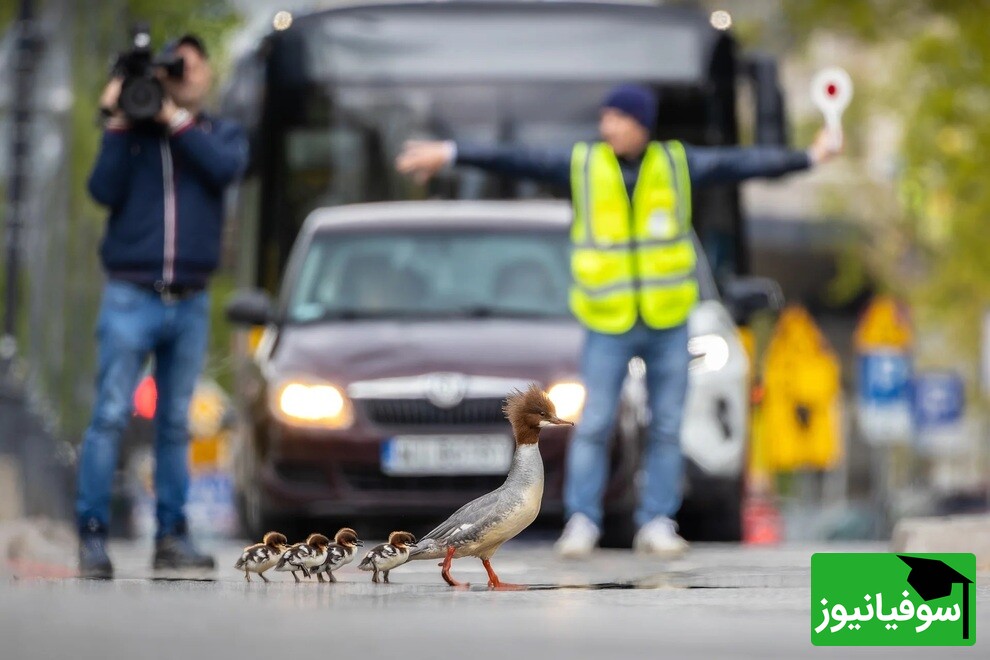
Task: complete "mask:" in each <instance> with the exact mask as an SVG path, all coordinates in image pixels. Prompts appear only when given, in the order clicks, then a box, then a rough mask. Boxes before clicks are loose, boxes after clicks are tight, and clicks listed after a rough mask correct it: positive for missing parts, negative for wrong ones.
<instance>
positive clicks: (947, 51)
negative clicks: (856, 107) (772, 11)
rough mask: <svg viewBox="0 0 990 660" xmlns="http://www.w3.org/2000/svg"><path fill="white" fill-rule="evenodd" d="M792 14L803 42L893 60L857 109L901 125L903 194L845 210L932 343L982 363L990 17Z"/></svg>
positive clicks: (847, 8) (881, 10) (860, 87)
mask: <svg viewBox="0 0 990 660" xmlns="http://www.w3.org/2000/svg"><path fill="white" fill-rule="evenodd" d="M784 14H785V16H786V17H787V24H788V27H789V29H790V30H792V31H793V35H794V38H795V40H796V41H806V40H807V39H808V38H810V37H813V36H815V35H817V34H821V33H823V32H830V33H832V34H838V35H842V36H844V37H846V38H847V39H849V41H850V42H851V43H852V44H854V45H855V47H857V48H862V49H864V50H869V51H872V52H874V53H883V54H884V59H883V65H884V66H883V68H884V69H886V70H880V71H878V70H876V69H874V70H872V71H866V72H861V74H860V75H859V76H858V77H857V79H856V84H857V100H856V101H855V102H854V103H858V104H860V105H861V106H863V107H865V109H866V111H867V112H882V113H887V114H889V115H891V116H894V117H897V118H898V119H899V120H900V122H901V124H902V128H903V130H902V137H901V141H900V144H899V148H898V153H899V157H898V164H897V168H896V171H895V173H894V175H893V181H892V183H893V185H892V186H890V188H889V189H888V190H887V191H886V194H884V195H883V196H882V197H872V198H865V199H864V198H863V197H860V196H857V195H849V194H848V191H846V192H847V194H845V195H844V196H843V197H844V200H845V201H844V202H842V203H840V204H839V206H840V207H841V209H842V210H843V211H844V212H845V213H846V214H847V215H850V216H853V217H858V218H860V220H861V221H862V222H863V223H864V225H866V226H868V227H869V228H870V229H871V235H872V237H873V238H872V241H871V246H870V247H869V249H868V250H867V256H868V258H869V260H870V264H871V266H872V268H873V270H874V272H875V273H876V274H877V275H878V277H879V278H880V280H881V282H883V283H884V284H885V285H886V287H887V288H889V289H891V290H893V291H895V292H897V293H899V294H900V295H902V296H903V297H904V298H906V299H907V300H908V301H909V302H910V303H911V304H912V308H913V310H914V312H915V318H916V322H917V323H918V324H919V326H920V328H921V329H922V332H923V333H924V331H925V329H926V328H927V329H929V330H934V331H936V334H938V335H939V336H941V337H943V338H944V344H943V345H941V346H939V347H938V348H939V350H940V351H945V349H949V351H947V352H948V353H952V352H953V349H954V351H955V352H956V353H957V354H956V355H954V356H953V357H954V358H955V359H957V360H958V359H965V358H970V360H969V363H970V364H974V363H975V362H976V361H975V360H972V359H971V358H972V357H973V356H975V355H976V354H977V352H978V346H979V332H980V321H981V318H982V315H983V313H984V311H985V310H986V309H987V308H988V306H990V258H987V255H986V254H985V253H986V250H987V247H986V246H987V240H986V235H987V223H988V221H990V186H987V185H986V172H987V171H988V166H990V122H987V121H986V115H987V112H988V110H990V39H988V38H987V35H988V34H990V14H988V13H987V12H986V11H985V7H984V6H983V5H981V4H980V3H973V2H965V1H963V0H925V1H915V2H898V1H896V0H847V1H845V2H841V3H836V2H830V1H829V0H805V1H801V2H788V3H785V5H784ZM851 147H852V150H853V152H855V151H856V148H857V145H855V144H854V145H851ZM878 216H879V217H878ZM944 356H945V353H943V354H942V355H941V356H933V355H931V354H929V355H924V354H923V355H922V356H921V357H922V360H923V361H924V360H926V359H944ZM950 359H952V358H950ZM970 375H971V376H972V375H974V374H970Z"/></svg>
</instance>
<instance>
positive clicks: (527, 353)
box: [270, 319, 583, 386]
mask: <svg viewBox="0 0 990 660" xmlns="http://www.w3.org/2000/svg"><path fill="white" fill-rule="evenodd" d="M582 337H583V331H582V329H581V327H580V326H579V325H578V324H577V323H576V322H574V321H568V320H561V321H542V320H541V321H534V320H499V319H483V320H442V321H406V320H403V321H380V320H377V321H347V322H335V323H321V324H313V325H306V326H287V327H283V328H282V329H281V330H280V334H279V337H278V340H277V342H276V345H275V348H274V350H273V352H272V355H271V365H270V366H271V367H273V368H274V369H275V371H276V372H277V373H279V374H280V375H283V376H285V375H290V374H292V375H308V376H314V377H318V378H323V379H327V380H330V381H331V382H334V383H337V384H339V385H343V386H346V385H348V384H350V383H352V382H355V381H360V380H368V379H375V378H391V377H399V376H414V375H420V374H424V373H433V372H456V373H463V374H468V375H478V376H498V377H506V378H520V379H529V380H536V381H540V382H544V383H547V382H550V381H553V380H556V379H561V378H574V377H576V376H577V375H578V359H579V354H580V349H581V342H582Z"/></svg>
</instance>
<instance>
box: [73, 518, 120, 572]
mask: <svg viewBox="0 0 990 660" xmlns="http://www.w3.org/2000/svg"><path fill="white" fill-rule="evenodd" d="M79 576H80V577H84V578H97V579H101V580H109V579H111V578H113V564H111V563H110V557H109V556H108V555H107V532H106V530H105V529H103V528H102V527H101V526H100V525H99V524H98V523H91V524H90V525H88V526H87V527H86V528H85V529H83V530H81V531H80V532H79Z"/></svg>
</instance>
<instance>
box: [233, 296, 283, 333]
mask: <svg viewBox="0 0 990 660" xmlns="http://www.w3.org/2000/svg"><path fill="white" fill-rule="evenodd" d="M225 311H226V314H227V320H228V321H230V322H231V323H234V324H236V325H267V324H269V323H272V322H273V321H274V320H275V308H274V305H273V304H272V299H271V297H269V295H268V294H267V293H266V292H264V291H262V290H260V289H243V290H241V291H237V292H235V293H234V295H233V297H232V298H231V299H230V301H229V302H228V303H227V307H226V310H225Z"/></svg>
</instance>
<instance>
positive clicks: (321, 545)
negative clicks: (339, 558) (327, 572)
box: [303, 534, 330, 582]
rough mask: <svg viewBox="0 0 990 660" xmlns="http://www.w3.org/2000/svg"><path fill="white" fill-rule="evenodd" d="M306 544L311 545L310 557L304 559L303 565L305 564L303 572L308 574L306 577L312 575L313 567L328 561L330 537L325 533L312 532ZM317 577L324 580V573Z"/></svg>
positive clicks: (321, 580)
mask: <svg viewBox="0 0 990 660" xmlns="http://www.w3.org/2000/svg"><path fill="white" fill-rule="evenodd" d="M306 545H308V546H309V549H310V554H309V557H307V558H306V559H304V560H303V565H304V566H305V568H304V569H303V573H305V574H306V577H310V576H311V575H312V574H313V569H315V568H316V567H317V566H319V565H321V564H322V563H323V562H324V561H326V558H327V551H328V550H329V547H330V539H328V538H327V537H325V536H324V535H323V534H310V535H309V536H307V537H306ZM317 579H319V581H320V582H323V576H322V575H318V576H317Z"/></svg>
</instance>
